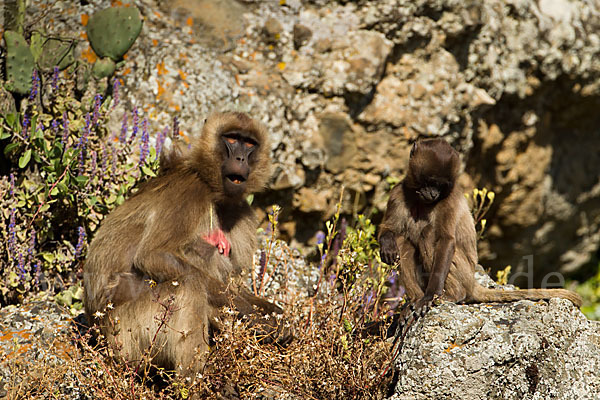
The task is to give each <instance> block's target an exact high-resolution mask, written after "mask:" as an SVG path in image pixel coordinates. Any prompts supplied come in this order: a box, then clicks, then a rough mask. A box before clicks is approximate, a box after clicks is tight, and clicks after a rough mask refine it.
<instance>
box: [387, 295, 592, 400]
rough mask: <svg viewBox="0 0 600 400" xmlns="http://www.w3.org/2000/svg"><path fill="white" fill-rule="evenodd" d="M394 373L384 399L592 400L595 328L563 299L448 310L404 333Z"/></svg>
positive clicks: (436, 310) (433, 314) (453, 306)
mask: <svg viewBox="0 0 600 400" xmlns="http://www.w3.org/2000/svg"><path fill="white" fill-rule="evenodd" d="M457 321H459V322H460V323H457ZM397 366H398V367H399V371H398V376H399V378H398V383H397V386H396V390H395V394H394V395H393V396H392V397H391V398H390V400H409V399H410V400H420V399H423V400H426V399H438V400H446V399H448V400H449V399H461V400H476V399H527V400H534V399H565V400H567V399H572V400H575V399H597V398H598V397H600V383H599V382H598V378H597V373H598V372H597V371H598V369H599V368H600V323H598V322H594V321H588V320H587V319H586V318H585V316H584V315H583V314H582V313H581V312H580V311H579V310H577V309H576V308H575V307H573V305H572V304H571V303H570V302H569V301H568V300H562V299H552V300H550V302H549V303H547V302H544V301H542V302H537V303H533V302H531V301H528V300H523V301H519V302H516V303H509V304H505V305H502V304H479V305H456V304H453V303H446V304H444V305H442V306H440V307H436V308H434V309H432V310H431V311H430V312H429V313H428V314H427V315H426V316H425V318H424V319H423V320H421V321H420V322H418V323H417V324H416V325H415V326H414V328H412V329H411V330H410V331H409V333H408V335H407V339H406V341H405V343H404V347H403V349H402V352H401V355H400V359H399V362H398V364H397Z"/></svg>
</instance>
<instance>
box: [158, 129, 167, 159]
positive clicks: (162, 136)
mask: <svg viewBox="0 0 600 400" xmlns="http://www.w3.org/2000/svg"><path fill="white" fill-rule="evenodd" d="M168 134H169V127H168V126H167V127H165V129H163V131H162V132H160V133H159V134H158V136H157V137H156V155H157V156H159V155H160V153H161V152H162V149H163V146H164V144H165V139H166V138H167V135H168Z"/></svg>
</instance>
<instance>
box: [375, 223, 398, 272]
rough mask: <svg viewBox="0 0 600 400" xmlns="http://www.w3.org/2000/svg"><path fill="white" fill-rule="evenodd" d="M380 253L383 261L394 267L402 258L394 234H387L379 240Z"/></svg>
mask: <svg viewBox="0 0 600 400" xmlns="http://www.w3.org/2000/svg"><path fill="white" fill-rule="evenodd" d="M379 249H380V250H379V251H380V254H381V261H383V262H384V263H386V264H389V265H394V264H395V263H396V262H397V261H398V259H399V258H400V257H399V256H400V251H399V250H398V245H397V244H396V238H395V237H394V234H393V233H392V232H389V231H388V232H385V233H384V234H383V235H381V237H380V238H379Z"/></svg>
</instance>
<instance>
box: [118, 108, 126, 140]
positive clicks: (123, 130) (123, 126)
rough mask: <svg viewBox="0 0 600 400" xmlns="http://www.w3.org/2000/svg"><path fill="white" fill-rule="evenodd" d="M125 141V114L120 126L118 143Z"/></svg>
mask: <svg viewBox="0 0 600 400" xmlns="http://www.w3.org/2000/svg"><path fill="white" fill-rule="evenodd" d="M125 140H127V114H126V113H125V114H123V123H122V124H121V135H120V136H119V142H121V143H125Z"/></svg>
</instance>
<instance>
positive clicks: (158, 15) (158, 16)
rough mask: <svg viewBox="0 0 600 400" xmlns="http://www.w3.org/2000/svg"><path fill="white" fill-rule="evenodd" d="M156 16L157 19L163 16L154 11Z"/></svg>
mask: <svg viewBox="0 0 600 400" xmlns="http://www.w3.org/2000/svg"><path fill="white" fill-rule="evenodd" d="M154 16H155V17H157V18H162V14H161V13H159V12H158V11H154Z"/></svg>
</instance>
